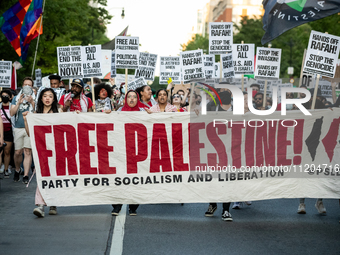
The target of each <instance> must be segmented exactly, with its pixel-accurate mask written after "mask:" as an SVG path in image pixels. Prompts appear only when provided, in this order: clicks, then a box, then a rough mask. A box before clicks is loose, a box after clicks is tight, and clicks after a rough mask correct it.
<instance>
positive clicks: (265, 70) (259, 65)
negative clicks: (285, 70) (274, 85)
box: [255, 47, 281, 80]
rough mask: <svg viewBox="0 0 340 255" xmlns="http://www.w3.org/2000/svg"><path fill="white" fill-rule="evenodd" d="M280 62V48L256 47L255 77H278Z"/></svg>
mask: <svg viewBox="0 0 340 255" xmlns="http://www.w3.org/2000/svg"><path fill="white" fill-rule="evenodd" d="M280 63H281V49H274V48H263V47H258V48H257V51H256V68H255V78H258V79H267V80H268V79H278V78H279V77H280Z"/></svg>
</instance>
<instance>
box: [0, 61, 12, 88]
mask: <svg viewBox="0 0 340 255" xmlns="http://www.w3.org/2000/svg"><path fill="white" fill-rule="evenodd" d="M11 82H12V61H0V87H3V88H10V87H11Z"/></svg>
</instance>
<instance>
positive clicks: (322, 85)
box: [318, 79, 332, 98]
mask: <svg viewBox="0 0 340 255" xmlns="http://www.w3.org/2000/svg"><path fill="white" fill-rule="evenodd" d="M318 88H319V89H320V90H321V96H323V97H325V98H332V83H331V82H329V81H327V80H324V79H320V80H319V86H318Z"/></svg>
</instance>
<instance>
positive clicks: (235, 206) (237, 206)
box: [232, 202, 241, 209]
mask: <svg viewBox="0 0 340 255" xmlns="http://www.w3.org/2000/svg"><path fill="white" fill-rule="evenodd" d="M232 208H233V209H240V208H241V203H240V202H235V203H234V204H233V207H232Z"/></svg>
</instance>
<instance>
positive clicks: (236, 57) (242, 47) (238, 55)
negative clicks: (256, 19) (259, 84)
mask: <svg viewBox="0 0 340 255" xmlns="http://www.w3.org/2000/svg"><path fill="white" fill-rule="evenodd" d="M254 51H255V44H233V61H234V70H235V74H254Z"/></svg>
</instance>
